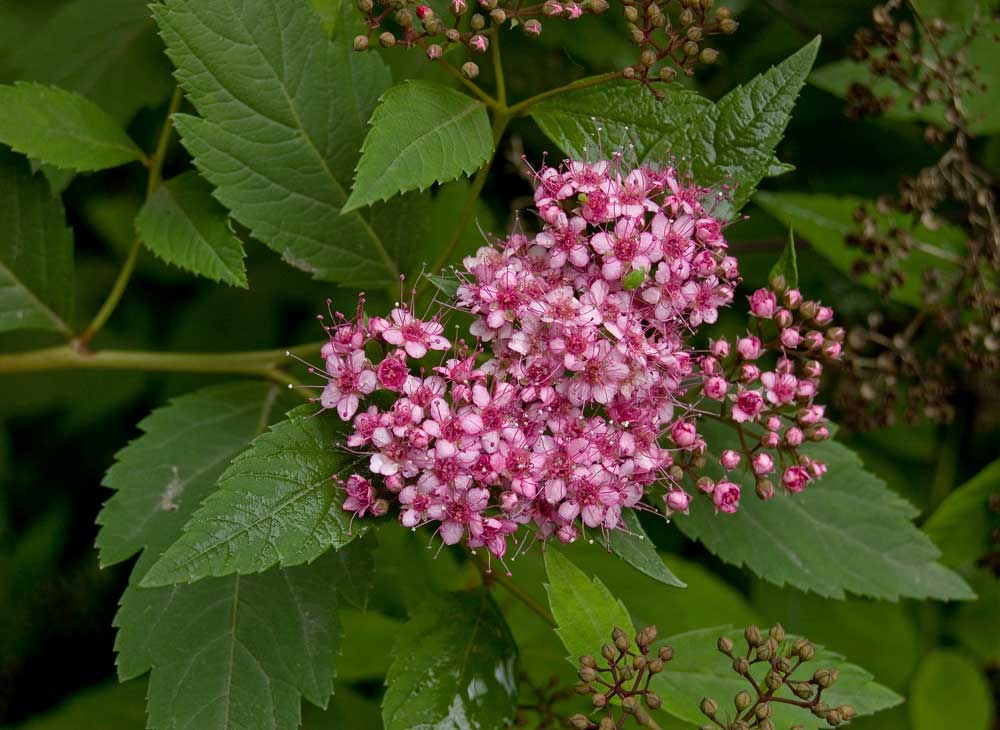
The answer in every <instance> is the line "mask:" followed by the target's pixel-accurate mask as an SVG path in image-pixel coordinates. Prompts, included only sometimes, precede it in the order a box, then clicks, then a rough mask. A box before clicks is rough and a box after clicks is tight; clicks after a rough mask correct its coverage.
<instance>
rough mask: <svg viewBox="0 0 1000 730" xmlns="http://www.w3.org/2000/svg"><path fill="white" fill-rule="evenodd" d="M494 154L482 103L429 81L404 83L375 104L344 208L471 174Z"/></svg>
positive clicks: (488, 123)
mask: <svg viewBox="0 0 1000 730" xmlns="http://www.w3.org/2000/svg"><path fill="white" fill-rule="evenodd" d="M492 154H493V134H492V132H491V131H490V120H489V117H488V116H487V114H486V107H485V106H484V105H483V104H482V102H480V101H477V100H476V99H473V98H472V97H470V96H467V95H466V94H462V93H460V92H458V91H455V90H453V89H449V88H448V87H446V86H440V85H439V84H432V83H430V82H428V81H404V82H403V83H401V84H397V85H396V86H393V87H392V88H390V89H389V90H388V91H387V92H385V94H383V95H382V98H381V99H380V100H379V105H378V106H377V107H375V112H374V113H373V114H372V119H371V130H370V131H369V132H368V136H367V137H365V143H364V146H363V147H362V148H361V160H360V162H358V169H357V173H356V175H355V178H354V188H353V190H352V191H351V196H350V198H348V200H347V203H345V205H344V210H345V211H350V210H355V209H356V208H361V207H363V206H366V205H370V204H371V203H374V202H375V201H377V200H388V199H389V198H391V197H392V196H394V195H396V194H397V193H401V192H406V191H408V190H414V189H417V188H419V189H420V190H424V189H425V188H427V187H429V186H430V185H433V184H434V183H435V182H438V183H443V182H447V181H449V180H454V179H455V178H457V177H459V176H461V175H462V174H463V173H464V174H466V175H468V174H471V173H473V172H475V171H476V170H477V169H479V167H480V166H482V164H483V163H484V162H486V161H487V160H489V158H490V157H491V156H492Z"/></svg>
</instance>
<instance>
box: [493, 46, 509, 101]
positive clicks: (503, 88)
mask: <svg viewBox="0 0 1000 730" xmlns="http://www.w3.org/2000/svg"><path fill="white" fill-rule="evenodd" d="M498 31H499V29H498V28H494V30H493V33H492V36H493V38H492V40H491V41H490V47H491V49H492V54H493V74H494V76H496V80H497V103H498V105H499V107H500V108H506V106H507V84H506V82H505V81H504V77H503V63H502V62H501V60H500V33H499V32H498Z"/></svg>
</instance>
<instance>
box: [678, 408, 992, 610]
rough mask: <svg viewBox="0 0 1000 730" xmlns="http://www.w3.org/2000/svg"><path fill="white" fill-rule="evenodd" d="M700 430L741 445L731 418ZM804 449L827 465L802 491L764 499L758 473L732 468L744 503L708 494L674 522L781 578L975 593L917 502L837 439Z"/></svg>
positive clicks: (877, 589)
mask: <svg viewBox="0 0 1000 730" xmlns="http://www.w3.org/2000/svg"><path fill="white" fill-rule="evenodd" d="M703 431H704V436H705V439H706V441H708V443H710V444H712V447H713V450H716V451H718V452H721V451H722V450H723V449H726V448H733V449H738V448H739V439H738V437H737V435H736V432H735V431H734V430H733V429H731V428H729V427H727V426H724V425H722V424H716V423H705V424H704V425H703ZM804 451H805V453H807V454H809V455H810V456H812V457H814V458H816V459H820V460H822V461H824V462H826V464H827V465H828V467H829V471H828V472H827V474H826V475H825V476H824V477H823V478H822V479H821V480H819V481H817V482H815V483H813V484H811V485H810V486H809V487H808V488H806V490H805V491H803V492H802V493H800V494H794V495H789V494H784V493H779V494H777V495H776V496H775V497H774V498H773V499H770V500H768V501H766V502H764V501H761V500H759V499H757V498H756V497H755V496H754V478H753V476H752V475H747V474H742V475H739V474H737V475H736V476H731V478H733V479H734V480H735V481H739V482H740V484H741V487H742V490H743V495H744V497H743V499H742V500H741V502H740V509H739V511H738V512H736V513H735V514H732V515H726V514H713V509H712V506H711V504H710V502H709V500H707V499H696V500H694V502H693V503H692V506H691V513H690V514H689V515H678V516H677V519H676V524H677V525H678V526H679V527H680V529H681V531H683V532H684V534H686V535H687V536H688V537H690V538H692V539H695V540H700V541H701V542H702V543H704V544H705V547H707V548H708V549H709V550H710V551H711V552H713V553H714V554H715V555H717V556H719V557H720V558H722V559H723V560H725V561H726V562H728V563H732V564H734V565H737V566H743V565H745V566H746V567H748V568H749V569H750V570H752V571H753V572H754V573H756V574H757V575H759V576H760V577H761V578H764V579H765V580H768V581H770V582H772V583H775V584H777V585H784V584H786V583H787V584H789V585H792V586H794V587H796V588H800V589H802V590H807V591H813V592H814V593H818V594H820V595H823V596H828V597H832V598H843V597H844V595H845V592H849V593H854V594H857V595H860V596H869V597H872V598H882V599H888V600H896V599H898V598H900V597H909V598H936V599H942V600H951V599H969V598H973V597H974V595H975V594H973V592H972V591H971V589H970V588H969V586H968V585H967V584H966V583H965V581H964V580H962V578H961V577H959V576H958V575H956V574H955V573H953V572H951V571H950V570H948V569H947V568H945V567H943V566H941V565H940V564H938V563H936V562H935V561H936V559H937V558H938V557H939V555H940V552H939V551H938V550H937V548H936V547H934V543H932V542H931V540H930V539H929V538H928V537H927V536H926V535H925V534H924V533H922V532H921V531H920V530H919V529H917V528H916V527H915V526H914V525H913V523H912V522H911V520H912V519H913V517H915V516H916V514H917V510H916V509H914V508H913V506H911V505H910V504H909V503H908V502H906V501H905V500H904V499H902V498H901V497H899V496H898V495H896V494H895V493H893V492H892V491H890V490H889V489H888V488H887V487H886V486H885V483H884V482H883V481H882V480H881V479H879V478H878V477H876V476H875V475H874V474H871V473H869V472H867V471H865V470H864V468H863V466H862V464H861V461H860V460H859V459H858V457H857V456H856V455H855V454H854V453H853V452H851V451H850V450H849V449H847V448H845V447H844V446H842V445H841V444H838V443H836V442H825V443H821V444H815V445H811V446H809V447H807V448H805V449H804ZM714 461H715V460H711V459H710V463H714ZM716 476H721V472H719V473H717V474H716Z"/></svg>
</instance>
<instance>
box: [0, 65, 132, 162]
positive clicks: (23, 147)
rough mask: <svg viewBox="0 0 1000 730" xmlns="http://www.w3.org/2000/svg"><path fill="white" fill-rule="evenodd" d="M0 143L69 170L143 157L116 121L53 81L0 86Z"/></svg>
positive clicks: (91, 103) (130, 160) (88, 101)
mask: <svg viewBox="0 0 1000 730" xmlns="http://www.w3.org/2000/svg"><path fill="white" fill-rule="evenodd" d="M0 142H2V143H4V144H6V145H9V146H10V147H11V148H13V149H14V150H15V151H16V152H21V153H23V154H25V155H27V156H28V157H31V158H34V159H36V160H41V161H42V162H45V163H48V164H50V165H54V166H55V167H61V168H66V169H70V170H81V171H86V170H103V169H105V168H107V167H117V166H118V165H124V164H125V163H127V162H133V161H135V160H142V159H144V155H143V153H142V150H140V149H139V148H138V147H136V145H135V142H133V141H132V140H131V139H130V138H129V136H128V135H127V134H125V132H124V131H123V130H122V128H121V127H120V126H119V125H118V123H117V122H116V121H115V120H114V119H112V118H111V117H110V116H109V115H108V114H107V112H105V111H104V110H103V109H101V108H100V107H99V106H97V105H96V104H94V103H93V102H92V101H90V100H89V99H86V98H85V97H82V96H80V95H79V94H75V93H73V92H71V91H66V90H65V89H60V88H57V87H55V86H43V85H41V84H35V83H27V82H18V83H16V84H14V85H13V86H0Z"/></svg>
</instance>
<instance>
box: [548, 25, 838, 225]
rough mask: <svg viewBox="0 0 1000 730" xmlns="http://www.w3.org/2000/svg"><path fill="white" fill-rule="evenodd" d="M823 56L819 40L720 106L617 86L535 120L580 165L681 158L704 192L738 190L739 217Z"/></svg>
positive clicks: (671, 90) (573, 97) (557, 103)
mask: <svg viewBox="0 0 1000 730" xmlns="http://www.w3.org/2000/svg"><path fill="white" fill-rule="evenodd" d="M818 48H819V38H816V39H814V40H813V41H811V42H810V43H809V44H807V45H806V46H804V47H803V48H802V49H801V50H799V51H798V52H796V53H795V54H793V55H791V56H789V57H788V58H787V59H785V60H784V61H783V62H782V63H780V64H779V65H778V66H776V67H774V68H771V69H770V70H768V71H766V72H764V73H763V74H760V75H759V76H757V77H755V78H754V79H752V80H751V81H750V82H748V83H747V84H745V85H743V86H739V87H737V88H735V89H733V90H732V91H731V92H729V93H728V94H726V96H724V97H723V98H722V99H720V100H719V102H718V103H717V104H713V103H712V102H711V101H709V100H708V99H705V98H703V97H701V96H699V95H697V94H696V93H694V92H691V91H688V90H685V89H683V88H681V87H679V86H667V87H663V88H661V89H660V90H661V91H663V92H664V94H665V98H664V99H663V100H662V101H661V100H657V99H655V98H654V97H653V95H652V94H650V93H649V91H648V90H647V89H644V88H642V86H641V85H639V84H636V83H634V82H633V83H629V82H624V81H617V82H613V83H608V84H602V85H598V86H595V87H591V88H587V89H581V90H579V91H574V92H570V93H569V94H564V95H560V96H558V97H555V98H553V99H551V100H547V101H544V102H542V103H540V104H538V105H536V106H534V107H532V109H531V116H532V117H533V118H534V119H535V121H536V122H538V125H539V126H540V127H541V128H542V131H543V132H545V134H546V135H547V136H548V137H549V138H550V139H552V140H553V141H554V142H555V143H556V144H557V145H559V147H560V148H561V149H562V150H563V152H565V153H566V154H568V155H571V156H573V157H576V158H578V159H585V158H587V157H590V158H593V157H594V156H595V154H598V153H600V154H603V155H605V156H609V155H611V154H613V153H614V152H615V151H617V150H619V149H622V151H623V152H624V153H625V156H626V160H628V161H630V162H633V161H637V162H654V163H655V162H660V163H662V162H666V161H668V160H669V159H670V158H672V157H673V158H676V160H677V164H679V165H680V166H681V167H682V168H686V169H690V170H691V171H692V172H693V173H694V175H695V179H696V180H697V182H698V183H699V184H701V185H706V186H716V187H717V186H720V185H722V184H727V185H735V188H736V189H735V190H734V191H733V201H732V208H733V210H734V211H735V210H739V209H740V208H741V207H742V206H743V205H744V204H745V203H746V202H747V200H749V199H750V196H751V195H753V193H754V190H755V189H756V187H757V184H758V183H759V182H760V181H761V180H762V179H763V178H764V177H766V176H767V175H769V174H771V173H772V172H774V171H775V170H776V169H777V168H776V167H775V164H776V161H775V157H774V149H775V147H777V145H778V142H779V141H781V136H782V134H783V133H784V130H785V126H786V125H787V124H788V120H789V117H790V116H791V112H792V108H793V106H794V105H795V100H796V98H797V97H798V94H799V90H800V89H801V88H802V85H803V84H804V83H805V79H806V75H807V74H808V73H809V69H810V68H812V64H813V61H814V60H815V58H816V51H817V50H818Z"/></svg>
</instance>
